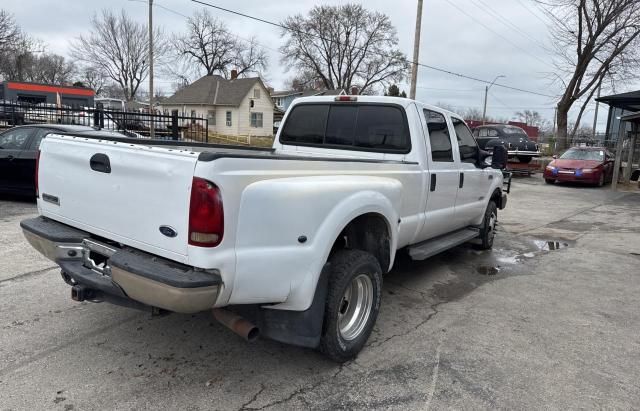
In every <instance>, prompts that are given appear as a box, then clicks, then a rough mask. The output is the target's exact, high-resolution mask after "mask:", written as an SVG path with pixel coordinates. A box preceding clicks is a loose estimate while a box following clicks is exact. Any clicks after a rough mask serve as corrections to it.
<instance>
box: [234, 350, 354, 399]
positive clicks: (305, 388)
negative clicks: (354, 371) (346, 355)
mask: <svg viewBox="0 0 640 411" xmlns="http://www.w3.org/2000/svg"><path fill="white" fill-rule="evenodd" d="M354 362H355V360H352V361H347V362H345V363H343V364H340V366H339V368H338V370H337V371H336V372H335V373H334V374H333V375H331V376H329V377H325V378H321V379H320V381H318V382H316V383H315V384H312V385H310V386H302V387H300V388H298V389H297V390H295V391H294V392H292V393H291V394H289V395H288V396H287V397H285V398H281V399H279V400H276V401H273V402H270V403H268V404H266V405H263V406H262V407H260V408H253V407H249V405H250V404H251V403H252V402H255V401H256V400H257V398H258V396H259V395H260V394H261V393H262V391H264V387H263V388H262V389H261V390H260V391H258V392H257V393H256V395H254V396H253V398H252V400H251V401H249V402H248V403H245V404H243V405H242V408H240V409H239V410H240V411H260V410H264V409H266V408H269V407H273V406H275V405H282V404H285V403H287V402H289V401H291V400H292V399H294V398H295V397H297V396H299V395H303V394H307V393H310V392H313V391H314V390H315V389H316V388H318V387H319V386H321V385H322V384H324V383H325V382H326V381H327V380H332V379H334V378H336V377H337V376H338V375H340V374H341V373H342V372H343V371H344V370H345V368H346V367H348V366H349V365H351V364H352V363H354Z"/></svg>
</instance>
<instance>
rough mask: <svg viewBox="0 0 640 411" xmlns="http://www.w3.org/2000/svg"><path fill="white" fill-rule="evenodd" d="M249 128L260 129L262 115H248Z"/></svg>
mask: <svg viewBox="0 0 640 411" xmlns="http://www.w3.org/2000/svg"><path fill="white" fill-rule="evenodd" d="M250 120H251V127H254V128H262V113H251V114H250Z"/></svg>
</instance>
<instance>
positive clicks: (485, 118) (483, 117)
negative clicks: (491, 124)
mask: <svg viewBox="0 0 640 411" xmlns="http://www.w3.org/2000/svg"><path fill="white" fill-rule="evenodd" d="M488 94H489V86H484V108H483V109H482V125H483V126H484V123H486V121H487V95H488Z"/></svg>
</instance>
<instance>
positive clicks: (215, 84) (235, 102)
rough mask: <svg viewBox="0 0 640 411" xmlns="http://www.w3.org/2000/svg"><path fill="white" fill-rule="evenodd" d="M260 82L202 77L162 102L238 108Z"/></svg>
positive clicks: (255, 78)
mask: <svg viewBox="0 0 640 411" xmlns="http://www.w3.org/2000/svg"><path fill="white" fill-rule="evenodd" d="M256 83H260V84H261V85H262V81H261V80H260V78H258V77H250V78H238V79H235V80H227V79H225V78H223V77H221V76H218V75H212V76H204V77H202V78H200V79H198V80H196V81H194V82H193V83H191V84H189V85H188V86H186V87H185V88H183V89H182V90H179V91H178V92H176V93H175V94H174V95H173V96H171V97H169V98H168V99H166V100H165V101H163V102H162V104H164V105H170V104H206V105H213V106H239V105H240V104H241V103H242V100H244V98H245V97H246V95H247V94H248V93H249V91H251V89H252V88H253V87H254V86H255V85H256Z"/></svg>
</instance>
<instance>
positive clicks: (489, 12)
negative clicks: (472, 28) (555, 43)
mask: <svg viewBox="0 0 640 411" xmlns="http://www.w3.org/2000/svg"><path fill="white" fill-rule="evenodd" d="M470 1H471V2H472V3H473V4H474V5H475V6H476V7H477V8H478V9H480V10H481V11H482V12H484V13H485V14H487V15H489V16H493V17H495V18H497V19H498V21H500V22H501V23H502V24H504V25H505V26H506V27H507V28H509V29H511V30H513V31H515V32H516V33H518V34H520V35H521V36H522V38H526V39H528V40H530V41H531V42H533V43H534V44H536V45H537V46H538V47H540V48H542V49H546V46H545V45H544V44H543V43H542V42H540V41H539V40H538V39H536V38H534V37H533V36H531V35H530V34H529V33H527V32H526V31H525V30H523V29H521V28H520V27H518V26H516V25H515V24H513V23H512V22H511V21H510V20H509V19H507V18H506V17H504V16H503V15H502V14H501V13H499V12H498V11H497V10H495V9H494V8H493V7H491V6H490V5H489V4H487V3H485V2H484V1H483V0H470ZM476 1H477V2H478V3H480V6H479V5H478V3H476Z"/></svg>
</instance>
